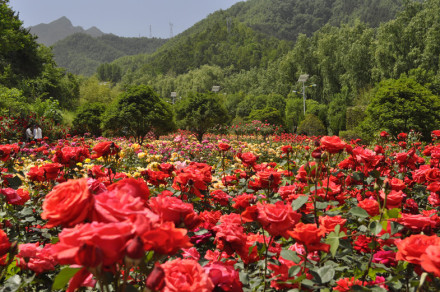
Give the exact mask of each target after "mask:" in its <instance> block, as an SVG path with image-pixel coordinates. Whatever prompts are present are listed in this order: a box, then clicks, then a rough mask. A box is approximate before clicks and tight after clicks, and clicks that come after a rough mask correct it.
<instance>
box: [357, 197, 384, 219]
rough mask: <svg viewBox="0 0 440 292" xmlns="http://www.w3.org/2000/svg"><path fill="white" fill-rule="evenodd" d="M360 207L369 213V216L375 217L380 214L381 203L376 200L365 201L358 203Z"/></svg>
mask: <svg viewBox="0 0 440 292" xmlns="http://www.w3.org/2000/svg"><path fill="white" fill-rule="evenodd" d="M358 207H361V208H362V209H364V210H365V211H367V213H368V215H370V216H371V217H374V216H376V215H379V214H380V209H379V203H378V202H377V201H376V200H374V199H365V200H363V201H360V202H359V203H358Z"/></svg>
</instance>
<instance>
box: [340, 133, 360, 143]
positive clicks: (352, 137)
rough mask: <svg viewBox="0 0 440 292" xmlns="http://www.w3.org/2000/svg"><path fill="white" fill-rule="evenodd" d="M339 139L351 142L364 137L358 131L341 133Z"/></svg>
mask: <svg viewBox="0 0 440 292" xmlns="http://www.w3.org/2000/svg"><path fill="white" fill-rule="evenodd" d="M339 137H341V139H344V140H345V141H351V140H356V139H362V138H363V137H362V135H361V133H360V132H359V131H356V130H347V131H339Z"/></svg>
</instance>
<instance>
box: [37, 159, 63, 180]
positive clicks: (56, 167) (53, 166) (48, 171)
mask: <svg viewBox="0 0 440 292" xmlns="http://www.w3.org/2000/svg"><path fill="white" fill-rule="evenodd" d="M62 167H63V166H62V165H61V164H59V163H46V164H44V165H42V166H41V167H40V169H42V170H43V172H44V177H45V178H46V180H54V179H56V178H57V177H58V174H59V173H60V171H61V168H62Z"/></svg>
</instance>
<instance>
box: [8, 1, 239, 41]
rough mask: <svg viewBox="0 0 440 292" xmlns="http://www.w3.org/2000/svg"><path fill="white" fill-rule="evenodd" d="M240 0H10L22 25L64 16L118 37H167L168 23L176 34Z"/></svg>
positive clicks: (85, 27)
mask: <svg viewBox="0 0 440 292" xmlns="http://www.w3.org/2000/svg"><path fill="white" fill-rule="evenodd" d="M241 1H242V0H10V1H9V6H11V7H12V9H13V10H14V11H17V12H19V16H20V20H21V21H23V23H24V26H25V27H29V26H33V25H37V24H40V23H49V22H52V21H54V20H56V19H58V18H60V17H61V16H66V17H67V18H69V19H70V21H72V24H73V25H74V26H82V27H83V28H84V29H88V28H90V27H92V26H96V27H97V28H99V29H100V30H101V31H103V32H104V33H113V34H115V35H119V36H126V37H138V36H146V37H149V36H150V25H151V32H152V36H153V37H161V38H168V37H169V36H170V23H172V24H173V34H174V35H177V34H179V33H181V32H183V31H184V30H186V29H187V28H189V27H191V26H192V25H193V24H195V23H196V22H198V21H199V20H202V19H203V18H205V17H206V16H208V15H209V14H210V13H212V12H214V11H217V10H219V9H227V8H229V7H231V6H232V5H233V4H235V3H237V2H241Z"/></svg>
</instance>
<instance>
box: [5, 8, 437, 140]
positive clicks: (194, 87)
mask: <svg viewBox="0 0 440 292" xmlns="http://www.w3.org/2000/svg"><path fill="white" fill-rule="evenodd" d="M303 2H304V1H303ZM303 2H300V1H276V2H273V1H265V0H249V1H246V2H240V3H237V4H236V5H234V6H232V7H231V8H230V9H228V10H224V11H217V12H215V13H213V14H211V15H209V16H208V17H207V18H206V19H204V20H202V21H200V22H199V23H197V24H196V25H194V26H193V27H192V28H190V29H188V30H187V31H185V32H184V33H182V34H180V35H178V36H176V37H174V38H172V39H169V40H168V41H166V42H165V43H164V44H163V45H162V46H160V48H158V49H157V51H156V52H154V53H151V52H152V51H153V50H154V48H153V47H155V46H157V47H159V42H164V40H156V41H157V43H155V44H153V43H148V44H149V45H146V43H143V42H142V39H128V38H127V39H125V38H119V37H116V36H108V35H107V36H103V37H100V38H91V37H89V36H84V35H79V34H77V35H72V36H71V37H70V38H68V39H65V40H63V41H62V42H59V44H63V43H64V44H65V45H66V49H65V51H64V52H65V53H66V52H69V49H68V42H69V41H72V42H73V43H76V45H78V44H81V46H82V48H83V49H82V52H86V51H87V50H89V51H88V52H87V53H84V55H83V57H82V58H83V59H80V58H79V57H78V56H74V55H71V56H72V57H71V59H69V57H68V56H66V57H65V59H66V60H68V61H69V62H71V64H74V65H77V66H82V67H83V69H84V68H88V69H87V70H90V71H89V74H91V73H92V72H93V70H92V69H91V68H92V67H95V68H96V69H95V70H96V74H95V75H94V76H92V77H78V76H75V75H72V74H67V73H66V72H65V71H63V69H59V68H57V67H56V65H55V61H54V59H53V57H52V53H51V50H50V49H48V48H46V47H44V46H38V45H37V44H36V43H35V40H34V39H33V37H32V36H31V35H29V34H28V32H26V30H24V29H22V28H21V27H20V25H21V23H20V22H19V20H18V18H17V17H16V16H14V14H13V12H12V11H8V7H7V5H6V4H3V9H4V11H3V13H6V14H8V13H9V14H8V15H9V17H10V18H11V19H12V21H11V23H15V26H16V27H15V31H14V32H13V33H14V34H17V35H18V36H20V37H23V42H28V43H29V45H28V46H26V50H28V51H27V52H25V53H24V54H23V52H22V51H20V48H19V47H17V48H16V49H15V51H14V54H22V55H20V58H22V59H23V61H21V62H18V61H17V60H20V58H18V59H17V58H11V57H10V56H11V55H10V54H9V55H8V52H7V51H8V49H9V47H7V46H6V45H4V44H0V48H2V52H3V55H2V56H3V57H2V59H0V61H1V64H2V67H1V70H2V71H1V79H0V81H1V84H3V85H4V86H5V87H8V88H10V89H13V88H17V89H19V90H20V92H21V93H20V94H21V96H24V97H26V98H27V99H28V100H31V101H32V100H37V98H39V99H40V100H43V101H44V100H45V99H47V98H48V97H53V98H55V100H58V101H59V105H60V110H62V109H63V107H64V108H67V107H68V106H69V109H70V111H67V112H68V113H67V115H66V114H65V120H66V116H67V121H69V120H70V121H72V120H73V119H74V116H72V109H75V108H76V107H77V106H80V108H79V109H78V116H77V117H81V118H80V119H78V118H76V119H75V120H74V121H73V122H74V123H73V125H74V127H75V129H76V130H78V131H79V132H81V129H83V130H84V129H88V128H87V123H88V121H87V118H84V117H91V116H93V117H94V122H93V123H94V124H96V118H98V121H102V120H101V117H96V114H94V113H99V115H100V116H102V117H108V116H109V114H110V111H111V106H110V107H109V106H108V105H109V104H113V105H114V104H115V102H116V101H117V100H119V99H120V98H121V97H119V99H118V98H117V97H118V96H120V94H123V93H124V92H125V91H126V89H128V88H132V89H130V90H132V91H133V92H134V91H136V89H133V86H137V85H142V86H143V85H148V86H149V88H151V89H153V90H154V92H156V93H157V94H158V96H160V97H161V98H162V100H164V101H168V102H169V103H170V104H174V105H173V108H174V111H176V112H177V110H178V109H180V108H182V105H183V104H191V103H190V102H189V99H191V98H194V96H198V95H196V93H197V94H201V95H204V94H205V95H207V97H206V98H202V97H200V100H202V101H203V100H212V98H214V99H217V102H219V103H220V104H221V107H223V109H221V110H220V112H224V113H225V115H224V118H223V119H222V122H223V123H227V124H231V123H232V124H236V123H241V122H249V121H252V120H261V121H266V120H267V121H270V122H272V123H277V124H281V125H282V126H284V127H285V129H287V131H290V132H296V133H307V134H310V135H313V134H322V133H327V134H340V135H342V136H343V137H345V138H356V137H362V138H364V139H368V138H369V137H371V135H372V134H373V133H374V132H376V131H379V130H389V131H390V132H391V133H392V134H395V132H396V131H398V128H396V127H391V124H390V122H389V121H393V122H392V123H393V124H395V125H401V126H399V129H400V128H401V129H402V130H410V129H415V130H418V131H420V132H423V133H425V135H427V133H429V129H431V128H435V127H438V126H440V124H439V121H440V117H439V116H438V114H437V113H436V112H437V111H433V110H432V109H436V108H437V106H438V102H439V97H438V95H439V94H440V66H439V57H440V43H439V42H438V39H440V0H426V1H404V3H400V1H390V0H383V1H379V0H377V1H350V2H349V1H337V0H335V1H322V0H314V1H307V2H304V3H303ZM396 13H397V14H396ZM11 15H12V16H11ZM301 15H302V16H301ZM300 16H301V17H303V24H304V26H302V27H301V26H298V25H294V24H295V23H296V22H298V21H299V20H298V19H299V18H298V17H300ZM2 19H3V17H2ZM265 23H266V24H265ZM305 23H308V24H307V25H305ZM315 24H316V27H315ZM293 27H295V29H293ZM1 33H2V34H3V33H10V30H7V31H3V32H1ZM75 39H76V41H75ZM2 41H3V42H4V40H3V39H2ZM125 41H126V42H125ZM145 41H148V39H146V40H145ZM97 43H99V45H96V44H97ZM88 44H89V45H90V47H88ZM57 46H58V45H57ZM57 46H55V47H54V49H53V50H54V52H55V53H56V52H57V50H58V49H60V48H62V46H59V47H57ZM6 48H8V49H6ZM138 49H139V50H141V49H146V50H150V51H148V52H149V53H147V54H139V55H133V56H126V55H125V56H123V57H121V58H119V59H116V60H114V61H113V62H111V61H112V59H114V58H116V57H117V56H118V54H119V52H124V53H125V54H127V52H129V53H133V54H135V53H136V50H138ZM9 50H14V49H9ZM101 50H102V51H101ZM66 54H67V53H66ZM86 56H87V57H86ZM90 56H94V57H92V58H90ZM8 57H9V59H8ZM29 57H30V59H29V61H25V60H27V59H26V58H29ZM88 58H90V59H96V60H94V61H90V59H88ZM32 62H33V63H32ZM82 62H84V64H83V63H82ZM108 62H111V63H110V64H109V63H108ZM30 64H33V65H32V66H30ZM88 64H89V65H88ZM58 65H60V62H58ZM92 65H93V66H92ZM26 66H27V67H26ZM88 66H90V67H88ZM302 74H308V75H309V78H308V80H307V81H306V82H305V84H304V90H305V92H304V94H305V96H306V97H307V100H306V102H305V114H304V105H303V102H304V101H303V95H302V94H303V92H302V90H303V88H302V85H303V84H302V83H300V82H298V77H299V76H300V75H302ZM214 85H217V86H220V92H218V93H217V94H215V95H214V96H212V94H209V93H208V92H210V91H211V88H212V87H213V86H214ZM405 88H411V90H407V89H405ZM148 90H149V89H148ZM171 92H176V93H177V96H175V97H171V96H170V94H171ZM208 95H209V96H208ZM396 96H407V97H408V100H409V103H408V104H405V106H403V105H402V106H399V107H397V106H393V105H394V103H399V99H398V98H397V97H396ZM409 97H411V98H409ZM405 100H406V99H405ZM112 101H113V103H112ZM181 102H182V104H180V103H181ZM400 103H401V102H400ZM196 104H197V106H198V105H199V103H196ZM88 105H90V110H89V109H88ZM92 105H93V106H92ZM429 105H431V106H429ZM205 106H206V105H202V104H201V103H200V109H199V110H201V109H203V108H204V107H205ZM413 108H415V109H420V111H421V112H423V113H424V115H425V116H426V117H427V116H429V117H430V119H429V121H430V122H429V125H427V124H426V123H419V122H417V119H419V118H417V117H416V116H417V115H416V114H414V117H411V116H408V115H407V114H403V113H402V112H405V111H408V109H413ZM380 109H387V111H386V114H385V115H382V113H381V110H380ZM195 110H196V111H197V109H195ZM183 112H185V111H183ZM69 116H70V118H69ZM422 116H423V115H422ZM175 117H177V118H176V124H177V125H179V126H185V127H190V126H188V125H189V123H185V122H184V121H186V120H188V119H187V117H185V116H184V115H182V112H179V115H176V116H175ZM122 119H123V118H122ZM419 120H420V119H419ZM199 123H200V122H199ZM89 124H90V123H89ZM110 124H111V123H110ZM192 124H193V125H196V124H198V122H197V121H195V122H194V121H193V123H192ZM101 125H102V127H101V128H99V129H96V127H94V130H93V131H94V132H95V133H101V131H107V132H109V131H108V130H111V129H106V125H109V123H102V124H101ZM191 127H192V126H191ZM90 131H91V130H90Z"/></svg>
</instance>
